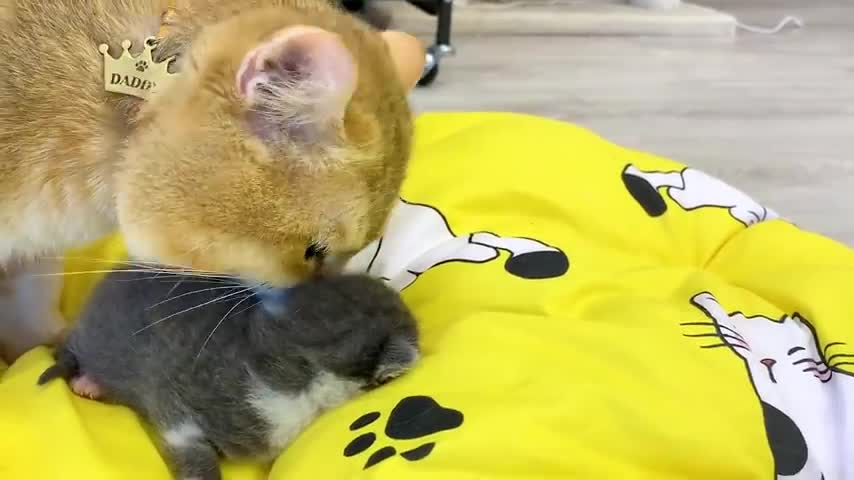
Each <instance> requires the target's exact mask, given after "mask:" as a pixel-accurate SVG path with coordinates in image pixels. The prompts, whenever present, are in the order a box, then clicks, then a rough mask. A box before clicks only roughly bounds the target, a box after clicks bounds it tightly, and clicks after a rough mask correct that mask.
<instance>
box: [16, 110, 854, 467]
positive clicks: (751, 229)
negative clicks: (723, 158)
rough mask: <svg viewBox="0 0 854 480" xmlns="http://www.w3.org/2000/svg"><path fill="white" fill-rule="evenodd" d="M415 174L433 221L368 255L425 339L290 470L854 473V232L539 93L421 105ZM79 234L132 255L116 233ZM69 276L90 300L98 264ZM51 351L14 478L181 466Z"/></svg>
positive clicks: (340, 414) (20, 417)
mask: <svg viewBox="0 0 854 480" xmlns="http://www.w3.org/2000/svg"><path fill="white" fill-rule="evenodd" d="M698 148H701V146H698ZM402 196H403V198H404V200H405V201H406V202H408V203H407V204H404V205H402V206H401V210H399V212H400V216H399V218H397V219H396V221H398V224H397V227H395V228H400V229H401V230H400V231H397V232H391V231H390V233H389V237H391V236H392V235H403V237H406V232H418V233H417V234H413V235H410V236H409V237H407V238H403V237H401V238H402V239H401V238H389V239H388V241H387V242H386V246H385V247H383V245H379V251H376V250H377V249H376V248H374V247H376V246H372V247H371V248H372V249H373V250H372V251H371V253H370V257H371V258H370V259H369V260H371V262H367V263H365V265H366V266H369V267H370V269H371V271H372V272H373V273H376V274H378V275H382V276H386V277H388V278H389V279H390V281H391V282H392V283H393V284H395V285H396V286H398V287H400V288H404V289H403V296H404V299H405V300H406V301H407V302H408V304H409V305H410V306H411V307H412V308H413V309H414V311H415V313H416V314H417V316H418V317H419V318H420V321H421V326H422V332H423V350H424V356H423V360H422V361H421V362H420V364H419V365H418V366H417V368H415V369H414V370H413V371H412V372H411V373H410V374H408V375H406V376H404V377H402V378H400V379H399V380H398V381H395V382H392V383H391V384H389V385H388V386H387V387H384V388H381V389H379V390H377V391H374V392H372V393H370V394H367V395H364V396H362V397H360V398H358V399H356V400H354V401H352V402H349V403H347V404H346V405H344V406H342V407H341V408H338V409H336V410H334V411H332V412H329V413H327V414H325V415H323V416H322V417H321V418H320V419H319V420H318V421H317V422H315V423H314V424H313V425H312V426H311V427H310V428H309V429H308V430H307V431H306V432H305V433H304V434H303V435H302V436H300V437H299V439H298V440H297V441H296V442H295V443H294V444H293V446H292V447H291V448H290V449H288V451H287V452H285V453H284V454H283V455H282V456H281V457H280V458H279V459H278V461H276V462H275V464H274V465H273V467H272V468H273V470H272V476H271V478H272V479H273V480H278V479H281V480H289V479H315V478H316V479H336V480H338V479H347V478H352V479H355V478H366V479H367V478H371V479H378V480H399V479H403V478H412V479H431V480H450V479H455V480H457V479H458V480H463V479H466V480H468V479H475V478H477V479H487V478H490V479H491V478H494V479H499V478H500V479H509V478H513V479H532V480H533V479H537V480H545V479H568V478H579V479H656V480H662V479H686V478H690V479H696V480H704V479H709V480H712V479H714V480H719V479H722V478H726V479H766V478H774V472H775V468H776V470H777V471H779V472H782V473H786V472H789V474H791V473H792V472H794V473H798V472H801V473H804V472H809V473H810V475H809V476H804V477H792V478H815V479H818V478H821V474H824V475H825V478H826V479H827V480H831V479H832V478H843V476H840V475H844V474H845V472H847V473H848V474H854V469H852V470H847V471H846V470H844V469H845V468H850V467H851V466H850V465H847V466H846V465H845V462H850V456H849V457H848V458H849V459H848V460H844V459H843V460H840V459H838V458H836V457H834V453H833V452H832V451H831V450H833V446H834V445H835V444H834V441H835V440H834V438H839V437H833V436H832V435H835V434H839V432H840V431H841V430H840V429H845V428H850V427H851V425H846V424H845V421H842V420H840V421H838V422H835V423H834V422H829V424H828V422H826V421H823V420H826V419H827V418H840V419H841V418H846V416H845V415H843V414H844V409H845V406H844V405H845V404H846V403H848V404H849V405H850V404H851V403H850V402H852V401H854V387H851V383H852V377H851V376H850V374H848V373H846V371H845V369H846V368H848V367H849V366H850V363H851V362H854V360H852V358H854V357H851V356H848V357H846V356H844V355H847V354H850V353H854V347H849V346H847V345H845V344H844V343H846V342H847V344H848V345H854V322H852V321H851V319H852V318H854V295H852V294H851V286H852V285H854V253H852V250H850V249H849V248H847V247H845V246H843V245H841V244H838V243H835V242H833V241H831V240H829V239H827V238H824V237H821V236H819V235H815V234H812V233H809V232H805V231H802V230H800V229H798V228H797V227H796V226H794V225H792V224H790V223H788V222H787V221H785V220H781V219H776V214H775V213H774V212H772V211H770V210H768V209H765V208H763V207H761V206H760V205H758V204H757V203H756V202H753V201H752V200H751V199H750V198H749V197H747V196H746V195H743V194H741V193H740V192H737V191H736V190H734V189H733V188H732V187H729V186H727V185H725V184H723V183H720V182H718V181H716V180H715V179H713V178H711V177H708V176H705V175H703V174H702V173H701V172H698V171H696V170H693V169H686V168H685V167H684V166H683V165H681V164H678V163H676V162H673V161H670V160H667V159H663V158H660V157H656V156H652V155H648V154H644V153H640V152H636V151H632V150H627V149H624V148H621V147H619V146H616V145H613V144H611V143H609V142H607V141H605V140H603V139H601V138H599V137H597V136H596V135H594V134H592V133H590V132H588V131H586V130H584V129H581V128H578V127H575V126H572V125H569V124H565V123H560V122H556V121H551V120H545V119H540V118H535V117H527V116H520V115H511V114H463V113H460V114H427V115H423V116H421V117H420V118H419V119H418V123H417V141H416V148H415V154H414V158H413V161H412V165H411V170H410V173H409V176H408V179H407V182H406V184H405V186H404V189H403V192H402ZM392 223H394V222H392ZM748 225H750V226H748ZM404 227H405V228H404ZM390 228H391V227H390ZM419 229H420V230H419ZM404 230H405V231H404ZM422 230H423V231H422ZM425 232H426V233H425ZM395 242H396V243H395ZM395 244H396V245H398V246H401V245H402V246H403V247H405V248H398V249H397V250H388V249H391V248H392V246H393V245H395ZM384 248H386V250H383V249H384ZM369 250H370V249H369ZM413 252H415V253H413ZM77 253H79V255H76V256H79V257H90V258H108V259H120V258H123V256H124V251H123V249H122V247H121V242H120V239H118V238H112V239H108V240H106V241H104V242H102V243H100V244H98V245H95V246H93V247H91V248H90V249H87V250H84V251H83V252H77ZM71 256H75V255H71ZM85 263H86V262H82V263H81V262H73V264H71V263H70V264H69V265H68V270H69V271H81V270H86V269H91V268H92V267H91V265H86V264H85ZM357 263H358V262H357ZM67 279H68V284H67V287H66V292H65V293H66V295H64V297H63V308H64V310H65V311H66V313H67V314H69V315H72V314H73V313H74V312H75V311H77V309H78V308H79V305H80V304H81V302H82V301H83V300H84V299H85V297H86V295H87V293H88V291H89V290H90V289H91V287H92V285H93V284H94V282H95V281H96V280H97V277H94V276H91V275H79V276H78V275H74V276H68V277H67ZM739 312H742V313H743V315H741V314H740V313H739ZM796 312H797V313H798V315H795V314H796ZM748 317H750V318H748ZM718 347H719V348H718ZM793 349H794V350H795V352H792V350H793ZM769 359H770V360H769ZM846 359H847V361H846ZM50 360H51V359H50V354H49V351H48V350H47V349H44V348H39V349H36V350H34V351H32V352H30V353H28V354H27V355H25V356H24V357H22V358H21V359H20V360H19V361H18V362H16V363H15V364H13V365H12V366H10V367H9V368H8V370H7V371H6V372H5V373H3V374H2V375H3V376H2V380H0V428H2V432H3V434H2V435H0V478H9V479H12V478H20V479H24V478H26V479H53V478H85V479H88V480H94V479H110V480H113V479H135V478H139V479H146V480H157V479H167V478H168V473H167V470H166V468H165V466H164V464H163V462H162V461H161V460H160V459H159V457H158V455H157V451H156V450H155V448H154V446H153V444H152V442H151V440H150V438H149V436H148V435H147V434H146V432H145V430H144V429H143V427H142V426H141V424H140V422H139V421H138V420H137V419H136V417H135V416H134V415H132V414H131V413H130V412H129V411H128V410H126V409H124V408H121V407H115V406H108V405H104V404H101V403H96V402H92V401H88V400H84V399H81V398H77V397H75V396H74V395H72V394H71V393H70V391H69V390H68V388H67V387H66V386H65V385H64V384H62V383H61V382H55V383H54V384H52V385H49V386H47V387H45V388H37V387H36V386H35V380H36V378H37V376H38V375H39V373H40V372H41V371H42V370H43V369H44V368H46V367H47V366H48V365H49V364H50ZM772 360H773V363H772ZM800 360H804V361H800ZM828 364H830V366H828ZM846 364H848V365H846ZM811 367H812V368H811ZM804 370H807V371H804ZM848 392H851V393H850V395H849V393H848ZM799 402H809V405H811V406H810V408H803V405H799ZM834 409H835V410H834ZM834 415H836V416H834ZM847 417H852V418H854V411H849V412H848V415H847ZM787 418H788V419H791V420H790V421H788V422H787V421H786V419H787ZM766 420H767V421H768V423H769V425H770V427H769V430H768V431H766V426H765V424H766ZM852 421H854V420H849V423H850V422H852ZM781 425H782V426H781ZM792 425H794V426H795V428H794V429H793V428H792ZM775 426H776V427H779V428H777V429H776V430H775V428H776V427H775ZM779 431H783V433H784V434H785V439H786V441H787V442H788V443H787V445H788V446H789V450H788V453H785V454H783V453H780V452H781V451H782V450H778V451H777V452H776V454H777V458H776V466H775V454H774V453H773V448H772V447H774V446H777V445H779V442H778V441H777V440H778V438H776V436H778V434H779ZM797 432H800V433H801V439H802V441H801V440H799V439H798V433H797ZM843 433H844V432H843ZM848 433H851V431H848ZM849 438H851V437H849ZM799 442H800V443H799ZM802 444H808V445H809V446H810V448H809V449H808V451H807V453H804V452H803V451H802ZM837 450H838V449H837ZM836 453H839V452H838V451H837V452H836ZM802 457H803V458H802ZM834 462H835V463H834ZM794 469H797V470H794ZM815 472H820V473H819V474H816V475H813V473H815ZM225 473H226V478H230V479H235V480H237V479H253V478H265V474H266V469H265V467H264V466H258V465H239V464H234V463H229V464H228V465H227V466H226V470H225ZM834 475H836V476H834Z"/></svg>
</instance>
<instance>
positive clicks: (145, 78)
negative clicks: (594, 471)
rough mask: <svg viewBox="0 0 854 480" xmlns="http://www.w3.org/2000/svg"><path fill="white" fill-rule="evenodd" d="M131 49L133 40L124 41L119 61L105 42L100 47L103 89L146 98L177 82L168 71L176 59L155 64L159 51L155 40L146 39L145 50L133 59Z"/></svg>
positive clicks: (152, 38) (173, 75) (171, 58)
mask: <svg viewBox="0 0 854 480" xmlns="http://www.w3.org/2000/svg"><path fill="white" fill-rule="evenodd" d="M130 46H131V42H130V40H125V41H123V42H122V54H121V56H119V58H113V57H112V56H111V55H110V54H109V50H110V47H109V45H107V44H104V43H102V44H101V45H100V46H98V51H100V52H101V55H103V56H104V89H105V90H106V91H108V92H114V93H121V94H124V95H132V96H134V97H138V98H142V99H147V98H149V97H150V96H151V95H152V94H153V93H154V92H155V91H157V90H159V89H162V88H164V87H165V86H166V85H167V84H168V83H169V82H171V81H172V80H173V79H174V77H175V76H176V74H174V73H169V70H168V68H169V64H170V63H172V61H173V60H174V59H175V57H170V58H168V59H166V60H164V61H162V62H155V61H154V58H153V56H152V52H153V51H154V49H156V48H157V39H156V38H154V37H148V38H146V39H145V49H144V50H143V51H142V53H141V54H140V55H139V56H137V57H133V56H131V54H130Z"/></svg>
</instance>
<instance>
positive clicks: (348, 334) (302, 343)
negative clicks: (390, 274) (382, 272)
mask: <svg viewBox="0 0 854 480" xmlns="http://www.w3.org/2000/svg"><path fill="white" fill-rule="evenodd" d="M276 305H283V308H282V309H278V310H273V311H268V312H267V318H268V320H269V321H263V322H257V323H256V324H255V326H254V327H253V328H254V337H253V338H254V339H255V340H254V342H255V344H256V346H257V348H258V349H259V350H262V351H264V352H265V353H267V355H269V356H270V357H273V358H280V357H286V356H293V355H297V356H299V357H300V358H302V359H303V360H305V361H306V362H307V364H308V365H310V366H311V368H312V370H313V371H315V372H325V373H328V374H332V375H334V376H336V377H338V378H341V379H344V380H346V381H348V382H352V383H355V384H357V385H359V386H360V387H361V388H363V389H371V388H373V387H377V386H379V385H382V384H385V383H387V382H388V381H390V380H392V379H394V378H396V377H398V376H400V375H402V374H403V373H404V372H406V371H407V370H408V369H409V368H410V367H411V366H412V365H413V364H414V363H415V362H416V361H417V360H418V357H419V348H418V327H417V324H416V321H415V318H414V317H413V315H412V313H411V312H410V310H409V309H408V308H407V307H406V305H405V304H404V303H403V301H402V300H401V298H400V294H399V293H398V292H396V291H395V290H392V289H391V288H390V287H388V286H387V285H386V284H385V283H384V282H383V281H381V280H378V279H375V278H373V277H370V276H367V275H356V274H346V275H331V276H327V277H324V278H317V279H312V280H309V281H306V282H304V283H302V284H300V285H298V286H296V287H293V288H291V289H289V290H288V292H287V298H286V299H285V301H284V302H283V303H279V304H276Z"/></svg>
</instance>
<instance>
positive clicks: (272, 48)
mask: <svg viewBox="0 0 854 480" xmlns="http://www.w3.org/2000/svg"><path fill="white" fill-rule="evenodd" d="M356 81H357V68H356V62H355V60H354V58H353V55H352V54H351V53H350V51H349V50H348V49H347V47H345V46H344V44H343V43H342V42H341V39H340V38H339V37H338V36H337V35H335V34H334V33H331V32H328V31H326V30H322V29H320V28H316V27H309V26H303V25H298V26H294V27H288V28H286V29H282V30H280V31H278V32H276V33H275V34H273V36H272V37H271V38H270V39H269V40H267V41H265V42H263V43H261V44H259V45H258V46H257V47H255V48H254V49H252V50H250V51H249V52H248V53H247V54H246V55H245V56H244V58H243V61H242V62H241V64H240V68H239V69H238V71H237V78H236V87H237V92H238V94H239V95H240V97H241V98H242V99H243V100H244V101H245V102H246V104H247V106H248V107H249V108H250V110H251V113H250V115H251V118H250V124H251V125H252V127H253V129H255V130H256V133H257V134H259V135H260V136H262V137H265V138H267V139H271V140H274V139H275V136H277V135H282V134H284V135H287V136H289V137H292V136H294V135H307V136H309V138H306V139H307V140H310V139H313V138H311V137H313V136H314V135H315V134H317V133H320V132H322V131H323V130H324V129H325V128H328V127H330V126H334V125H336V124H338V122H340V121H341V120H342V119H343V117H344V112H345V111H346V109H347V104H348V103H349V102H350V98H351V97H352V96H353V92H354V90H355V89H356ZM270 137H273V138H270Z"/></svg>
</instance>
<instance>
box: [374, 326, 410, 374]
mask: <svg viewBox="0 0 854 480" xmlns="http://www.w3.org/2000/svg"><path fill="white" fill-rule="evenodd" d="M418 356H419V355H418V348H417V347H416V346H415V344H414V343H412V342H410V341H409V340H408V339H406V338H403V337H393V338H392V339H390V340H389V341H388V343H386V344H385V346H384V347H383V349H382V352H380V357H379V358H378V359H377V371H376V372H375V373H374V379H375V380H376V381H378V382H379V383H380V384H383V383H386V382H388V381H390V380H392V379H394V378H397V377H399V376H400V375H402V374H403V373H404V372H405V371H406V370H408V369H409V368H410V367H411V366H412V364H413V363H415V362H416V360H418Z"/></svg>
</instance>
